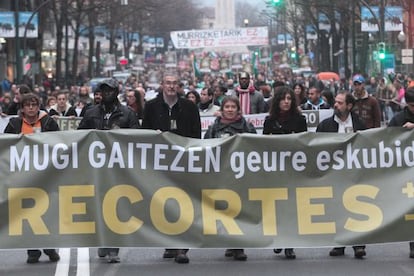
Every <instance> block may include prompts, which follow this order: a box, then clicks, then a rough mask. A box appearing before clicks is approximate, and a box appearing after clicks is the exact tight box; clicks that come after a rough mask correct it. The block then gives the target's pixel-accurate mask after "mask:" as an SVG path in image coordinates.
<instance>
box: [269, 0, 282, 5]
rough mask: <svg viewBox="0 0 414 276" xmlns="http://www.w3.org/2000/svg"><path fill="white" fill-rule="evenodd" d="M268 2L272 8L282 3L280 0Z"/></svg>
mask: <svg viewBox="0 0 414 276" xmlns="http://www.w3.org/2000/svg"><path fill="white" fill-rule="evenodd" d="M270 2H271V4H272V6H278V5H280V4H281V3H282V0H271V1H270Z"/></svg>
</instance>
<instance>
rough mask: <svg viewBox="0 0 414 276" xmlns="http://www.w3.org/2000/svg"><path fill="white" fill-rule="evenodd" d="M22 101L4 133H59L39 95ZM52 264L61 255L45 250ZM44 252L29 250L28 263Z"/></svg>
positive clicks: (29, 94)
mask: <svg viewBox="0 0 414 276" xmlns="http://www.w3.org/2000/svg"><path fill="white" fill-rule="evenodd" d="M19 101H20V116H18V117H13V118H10V121H9V123H8V125H7V126H6V129H5V130H4V133H14V134H19V133H21V134H32V133H40V132H46V131H58V130H59V126H58V124H57V123H56V121H55V120H53V118H52V117H50V116H49V115H48V114H47V112H45V111H43V110H40V107H39V106H40V99H39V97H38V96H37V95H35V94H33V93H31V92H29V93H25V94H24V95H22V96H21V97H20V96H19ZM43 253H45V254H46V255H47V256H48V257H49V260H50V261H51V262H57V261H59V260H60V256H59V254H58V253H57V252H56V250H55V249H43ZM41 255H42V251H40V250H39V249H29V250H27V261H26V262H27V263H28V264H34V263H38V262H39V258H40V256H41Z"/></svg>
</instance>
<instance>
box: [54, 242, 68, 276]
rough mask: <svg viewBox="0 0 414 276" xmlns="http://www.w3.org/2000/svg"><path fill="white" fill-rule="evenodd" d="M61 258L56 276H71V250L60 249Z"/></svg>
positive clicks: (57, 265)
mask: <svg viewBox="0 0 414 276" xmlns="http://www.w3.org/2000/svg"><path fill="white" fill-rule="evenodd" d="M59 256H60V261H59V262H57V264H56V272H55V276H67V275H69V265H70V248H60V249H59Z"/></svg>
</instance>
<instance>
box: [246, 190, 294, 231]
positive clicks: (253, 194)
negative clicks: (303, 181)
mask: <svg viewBox="0 0 414 276" xmlns="http://www.w3.org/2000/svg"><path fill="white" fill-rule="evenodd" d="M287 199H288V189H287V188H273V189H249V200H258V201H261V203H262V223H263V234H264V235H267V236H276V235H277V211H276V201H278V200H287Z"/></svg>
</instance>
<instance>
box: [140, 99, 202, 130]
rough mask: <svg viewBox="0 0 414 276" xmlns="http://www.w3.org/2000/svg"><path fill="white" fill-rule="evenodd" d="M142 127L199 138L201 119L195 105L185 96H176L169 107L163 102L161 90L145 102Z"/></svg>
mask: <svg viewBox="0 0 414 276" xmlns="http://www.w3.org/2000/svg"><path fill="white" fill-rule="evenodd" d="M142 127H143V128H145V129H154V130H161V131H171V132H173V133H175V134H178V135H181V136H184V137H191V138H201V121H200V113H199V111H198V107H197V105H195V104H194V103H193V102H190V101H189V100H187V99H185V98H181V97H179V98H178V101H177V103H176V104H175V105H174V106H173V107H172V108H171V109H170V107H169V106H168V104H166V103H165V101H164V98H163V95H162V92H160V93H159V94H158V96H157V97H156V98H155V99H152V100H151V101H149V102H146V103H145V108H144V119H143V121H142Z"/></svg>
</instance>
